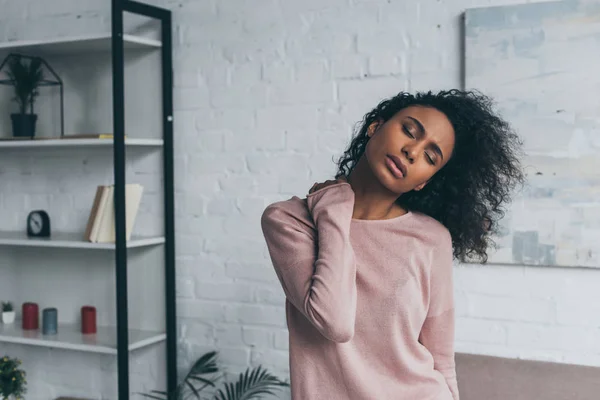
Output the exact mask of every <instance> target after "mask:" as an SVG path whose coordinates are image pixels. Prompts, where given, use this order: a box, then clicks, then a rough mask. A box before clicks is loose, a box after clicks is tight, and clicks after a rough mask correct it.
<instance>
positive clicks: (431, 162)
mask: <svg viewBox="0 0 600 400" xmlns="http://www.w3.org/2000/svg"><path fill="white" fill-rule="evenodd" d="M425 156H426V157H427V161H429V164H431V165H435V160H434V159H433V158H431V156H430V155H429V153H425Z"/></svg>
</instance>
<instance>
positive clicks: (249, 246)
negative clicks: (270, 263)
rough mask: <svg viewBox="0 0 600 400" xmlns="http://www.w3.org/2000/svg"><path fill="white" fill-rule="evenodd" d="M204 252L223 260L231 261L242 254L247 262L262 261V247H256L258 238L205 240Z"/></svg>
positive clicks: (258, 241)
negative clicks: (220, 257)
mask: <svg viewBox="0 0 600 400" xmlns="http://www.w3.org/2000/svg"><path fill="white" fill-rule="evenodd" d="M204 243H205V244H204V251H206V252H207V253H209V254H210V253H212V254H214V255H219V256H222V257H223V260H226V261H232V260H235V259H238V258H239V257H240V254H243V255H244V256H243V259H244V260H248V261H259V260H262V259H264V254H263V253H264V252H263V249H262V247H260V246H257V244H258V243H261V242H260V238H239V239H236V240H234V241H232V240H231V239H230V238H224V239H205V241H204Z"/></svg>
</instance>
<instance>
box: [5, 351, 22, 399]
mask: <svg viewBox="0 0 600 400" xmlns="http://www.w3.org/2000/svg"><path fill="white" fill-rule="evenodd" d="M20 365H21V360H19V359H16V358H10V357H8V356H4V357H2V358H0V396H2V399H3V400H9V399H15V400H20V399H22V398H23V394H25V392H26V391H27V379H25V371H23V370H22V369H19V366H20Z"/></svg>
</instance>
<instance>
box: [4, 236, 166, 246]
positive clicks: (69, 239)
mask: <svg viewBox="0 0 600 400" xmlns="http://www.w3.org/2000/svg"><path fill="white" fill-rule="evenodd" d="M82 238H83V233H54V234H52V236H51V237H50V238H47V239H45V238H29V237H27V234H25V233H21V232H0V246H21V247H54V248H65V249H99V250H114V249H115V244H114V243H92V242H87V241H85V240H83V239H82ZM164 242H165V238H164V237H162V236H157V237H132V238H131V240H129V241H128V242H127V248H130V249H132V248H138V247H147V246H156V245H159V244H163V243H164Z"/></svg>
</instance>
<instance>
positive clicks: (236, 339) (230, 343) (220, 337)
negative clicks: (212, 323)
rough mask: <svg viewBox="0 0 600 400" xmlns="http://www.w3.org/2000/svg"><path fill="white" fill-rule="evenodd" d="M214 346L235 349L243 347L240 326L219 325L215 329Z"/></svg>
mask: <svg viewBox="0 0 600 400" xmlns="http://www.w3.org/2000/svg"><path fill="white" fill-rule="evenodd" d="M215 333H216V336H215V337H216V345H217V346H219V347H222V346H224V347H236V346H238V347H239V346H242V345H244V342H243V340H242V327H241V326H240V325H230V324H227V325H221V324H219V326H217V327H216V328H215Z"/></svg>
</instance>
